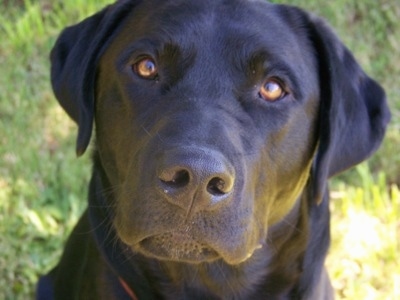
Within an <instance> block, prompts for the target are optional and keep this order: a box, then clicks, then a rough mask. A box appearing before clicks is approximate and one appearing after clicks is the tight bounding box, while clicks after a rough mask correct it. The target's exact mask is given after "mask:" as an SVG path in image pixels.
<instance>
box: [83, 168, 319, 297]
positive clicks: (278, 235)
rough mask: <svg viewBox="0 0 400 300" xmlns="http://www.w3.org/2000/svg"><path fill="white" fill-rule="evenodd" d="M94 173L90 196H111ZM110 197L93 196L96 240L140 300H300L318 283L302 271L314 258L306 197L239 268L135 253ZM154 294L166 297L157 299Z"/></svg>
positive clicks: (104, 181) (91, 212) (91, 210)
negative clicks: (120, 232)
mask: <svg viewBox="0 0 400 300" xmlns="http://www.w3.org/2000/svg"><path fill="white" fill-rule="evenodd" d="M97 163H98V161H97ZM94 169H95V170H97V171H95V172H94V174H93V177H92V180H91V185H93V186H92V188H91V189H90V190H91V191H101V190H103V191H105V190H110V186H108V184H107V182H108V181H107V179H106V177H105V173H103V174H101V173H100V172H101V171H100V172H99V170H101V168H94ZM104 195H105V194H103V193H97V194H93V195H89V198H90V199H89V216H90V220H91V226H92V228H93V231H94V235H95V239H96V241H97V244H98V247H99V249H100V251H101V252H102V254H103V256H104V257H105V259H106V261H107V262H108V264H109V266H110V267H111V269H113V270H114V272H115V273H116V275H117V276H119V277H121V278H122V280H123V281H124V282H125V283H126V284H127V285H128V286H129V287H130V288H131V289H132V291H134V292H135V294H136V295H137V297H138V299H153V298H154V299H158V298H159V297H162V298H163V299H222V298H240V299H250V298H252V299H256V298H257V299H265V298H268V299H286V297H290V298H291V299H292V298H296V299H297V298H300V297H299V293H301V290H304V289H306V286H308V285H310V282H311V281H312V280H313V279H312V276H307V274H306V276H304V274H303V273H304V272H303V270H302V265H303V260H304V259H305V256H310V255H311V257H312V256H313V254H307V253H306V252H307V246H308V243H310V241H308V236H309V234H308V231H309V227H310V226H309V224H308V223H307V221H306V220H307V219H308V218H307V217H306V216H307V215H308V214H309V213H310V212H309V211H308V210H309V203H308V201H307V197H306V196H304V195H303V196H302V197H300V198H299V200H298V203H297V205H296V206H295V207H294V208H293V210H292V212H291V213H289V214H288V215H287V217H286V218H285V219H284V220H282V222H283V223H279V224H280V225H279V224H278V225H279V226H278V225H276V226H273V227H272V228H271V229H270V231H269V234H268V237H267V239H266V243H265V245H264V247H263V248H262V249H260V250H258V251H256V252H255V253H254V255H253V256H252V257H251V258H250V259H248V260H247V261H246V262H244V263H241V264H240V265H236V266H231V265H229V264H227V263H225V262H224V261H223V260H218V261H215V262H212V263H203V264H188V263H179V262H166V261H158V260H155V259H149V258H147V257H144V256H142V255H140V254H136V253H133V252H132V251H131V249H130V247H129V246H127V245H125V244H123V243H122V242H121V241H120V240H119V239H118V238H117V235H116V232H115V230H114V228H113V226H112V222H111V219H112V217H113V216H112V212H110V210H109V208H110V205H111V206H112V204H110V202H109V201H110V200H112V199H105V197H104ZM312 258H313V259H314V257H312ZM306 259H307V258H306ZM305 273H307V272H306V271H305ZM308 277H310V278H309V279H304V278H308ZM300 282H302V283H301V284H300ZM243 287H244V288H243ZM154 291H159V293H160V294H158V295H153V297H151V296H150V295H152V294H153V293H154ZM239 291H240V294H239ZM141 295H143V296H141ZM227 295H228V296H229V297H227Z"/></svg>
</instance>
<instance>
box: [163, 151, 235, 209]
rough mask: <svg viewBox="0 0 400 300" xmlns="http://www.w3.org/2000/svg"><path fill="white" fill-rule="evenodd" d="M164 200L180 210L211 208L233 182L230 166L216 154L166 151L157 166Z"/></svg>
mask: <svg viewBox="0 0 400 300" xmlns="http://www.w3.org/2000/svg"><path fill="white" fill-rule="evenodd" d="M157 177H158V178H157V179H158V185H159V188H160V189H161V191H162V193H163V194H164V195H165V196H166V199H167V200H168V201H169V202H171V203H172V204H174V205H178V206H180V207H182V208H183V209H186V210H187V209H189V208H191V209H195V210H204V209H205V210H207V209H214V208H216V207H218V206H219V205H220V204H223V203H225V202H227V201H229V199H230V194H231V192H232V190H233V188H234V184H235V172H234V169H233V167H232V165H231V164H230V163H229V162H228V161H227V160H226V159H225V158H224V157H223V156H222V155H221V154H219V153H214V152H210V153H203V152H202V151H198V152H196V151H194V152H185V153H168V154H167V155H165V156H164V158H163V160H162V162H160V165H159V168H158V176H157Z"/></svg>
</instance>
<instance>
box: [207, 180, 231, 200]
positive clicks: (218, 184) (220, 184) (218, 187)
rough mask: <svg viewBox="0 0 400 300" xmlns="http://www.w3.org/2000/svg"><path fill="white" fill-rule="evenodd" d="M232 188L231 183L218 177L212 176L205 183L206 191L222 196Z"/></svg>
mask: <svg viewBox="0 0 400 300" xmlns="http://www.w3.org/2000/svg"><path fill="white" fill-rule="evenodd" d="M231 190H232V184H231V183H229V182H226V181H225V180H224V179H222V178H220V177H214V178H212V179H211V180H210V181H209V182H208V185H207V191H208V192H209V193H210V194H211V195H214V196H222V195H225V194H227V193H229V192H230V191H231Z"/></svg>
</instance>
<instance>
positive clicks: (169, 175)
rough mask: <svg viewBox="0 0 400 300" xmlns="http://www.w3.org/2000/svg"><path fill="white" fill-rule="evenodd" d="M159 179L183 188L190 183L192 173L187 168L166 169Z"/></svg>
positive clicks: (172, 185)
mask: <svg viewBox="0 0 400 300" xmlns="http://www.w3.org/2000/svg"><path fill="white" fill-rule="evenodd" d="M159 179H160V180H161V181H162V182H163V183H165V184H167V185H168V186H170V187H173V188H181V187H184V186H186V185H187V184H188V183H189V181H190V175H189V172H188V171H186V170H182V169H181V170H176V169H170V170H164V171H163V172H162V173H161V174H160V176H159Z"/></svg>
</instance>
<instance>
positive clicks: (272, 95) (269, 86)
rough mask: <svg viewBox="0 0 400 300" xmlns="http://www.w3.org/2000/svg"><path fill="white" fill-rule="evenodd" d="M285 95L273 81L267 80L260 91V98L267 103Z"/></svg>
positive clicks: (280, 87)
mask: <svg viewBox="0 0 400 300" xmlns="http://www.w3.org/2000/svg"><path fill="white" fill-rule="evenodd" d="M285 95H286V93H285V91H284V90H283V88H282V86H281V85H280V84H279V83H278V82H277V81H276V80H274V79H268V80H267V81H266V82H265V83H264V84H263V86H262V87H261V89H260V96H261V97H262V98H263V99H264V100H267V101H276V100H279V99H281V98H283V97H284V96H285Z"/></svg>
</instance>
